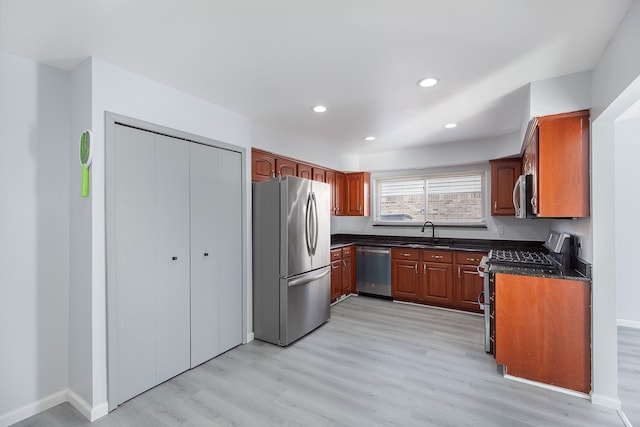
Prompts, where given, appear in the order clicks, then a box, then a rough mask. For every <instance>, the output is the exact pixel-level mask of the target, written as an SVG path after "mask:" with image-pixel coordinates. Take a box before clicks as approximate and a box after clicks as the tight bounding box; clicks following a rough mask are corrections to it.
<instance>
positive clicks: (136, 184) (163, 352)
mask: <svg viewBox="0 0 640 427" xmlns="http://www.w3.org/2000/svg"><path fill="white" fill-rule="evenodd" d="M115 128H116V129H115V141H114V147H113V150H112V151H110V152H111V153H112V158H108V160H107V162H108V163H109V166H108V167H109V168H110V169H109V172H110V173H111V176H110V177H109V182H110V183H112V184H110V185H109V186H108V188H107V199H108V204H109V208H108V212H109V213H111V215H112V216H113V220H112V219H109V218H108V219H107V222H108V236H109V237H108V239H111V240H109V241H108V244H107V246H108V257H109V258H108V259H107V263H108V264H110V267H109V270H108V271H109V272H111V273H112V274H113V275H114V277H113V278H108V280H109V288H108V292H109V293H110V294H111V295H110V296H109V302H110V304H114V306H113V307H110V310H109V313H110V315H112V316H114V317H115V321H114V322H112V321H111V320H110V321H109V326H110V327H112V326H113V325H114V323H115V325H116V326H115V329H116V330H115V331H111V332H110V336H111V337H115V338H114V340H113V341H110V342H109V345H110V346H113V347H114V348H110V349H109V357H110V358H115V363H113V362H114V361H113V360H111V361H110V363H109V366H110V368H111V369H113V370H114V372H113V373H110V377H109V378H110V383H109V387H110V391H109V400H110V405H111V407H114V405H117V404H119V403H122V402H124V401H126V400H128V399H130V398H131V397H133V396H136V395H137V394H140V393H142V392H143V391H145V390H147V389H149V388H151V387H153V386H155V385H157V384H159V383H161V382H163V381H165V380H167V379H169V378H171V377H173V376H175V375H177V374H179V373H180V372H183V371H185V370H187V369H189V366H190V365H189V362H190V360H189V357H190V338H189V329H190V325H189V323H190V315H189V309H190V307H189V306H190V298H189V269H190V263H189V144H186V143H185V142H184V141H181V140H178V139H175V138H169V137H166V136H162V135H158V134H155V133H151V132H147V131H143V130H139V129H134V128H130V127H126V126H121V125H116V126H115ZM112 263H113V264H112ZM112 389H113V390H112Z"/></svg>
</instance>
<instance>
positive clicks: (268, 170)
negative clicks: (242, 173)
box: [251, 148, 276, 182]
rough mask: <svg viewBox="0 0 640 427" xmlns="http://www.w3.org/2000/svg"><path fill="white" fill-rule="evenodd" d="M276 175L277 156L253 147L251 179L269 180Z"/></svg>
mask: <svg viewBox="0 0 640 427" xmlns="http://www.w3.org/2000/svg"><path fill="white" fill-rule="evenodd" d="M274 176H276V156H274V155H273V154H271V153H267V152H266V151H262V150H258V149H256V148H252V149H251V181H253V182H263V181H269V180H271V178H273V177H274Z"/></svg>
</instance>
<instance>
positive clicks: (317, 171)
mask: <svg viewBox="0 0 640 427" xmlns="http://www.w3.org/2000/svg"><path fill="white" fill-rule="evenodd" d="M325 174H326V170H325V169H322V168H313V178H312V179H313V180H314V181H319V182H326V181H325Z"/></svg>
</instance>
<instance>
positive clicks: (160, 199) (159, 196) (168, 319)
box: [148, 135, 191, 383]
mask: <svg viewBox="0 0 640 427" xmlns="http://www.w3.org/2000/svg"><path fill="white" fill-rule="evenodd" d="M156 165H157V166H156V188H155V193H156V211H155V217H156V224H157V246H156V254H157V257H158V261H157V264H156V271H155V274H156V280H157V287H156V293H155V298H156V304H157V306H156V328H157V329H156V337H157V339H156V370H157V377H156V378H157V381H158V383H161V382H163V381H165V380H167V379H169V378H171V377H174V376H175V375H177V374H179V373H180V372H183V371H185V370H187V369H189V367H190V366H191V360H190V328H191V327H190V318H191V314H190V305H191V301H190V298H189V292H190V282H189V271H190V268H191V266H190V262H189V144H187V143H185V142H184V141H181V140H179V139H176V138H171V137H168V136H162V135H156ZM148 297H151V296H148Z"/></svg>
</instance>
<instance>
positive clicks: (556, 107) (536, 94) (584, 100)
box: [529, 71, 591, 118]
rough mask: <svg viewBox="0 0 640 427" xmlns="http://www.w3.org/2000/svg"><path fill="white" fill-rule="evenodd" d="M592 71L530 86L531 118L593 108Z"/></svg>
mask: <svg viewBox="0 0 640 427" xmlns="http://www.w3.org/2000/svg"><path fill="white" fill-rule="evenodd" d="M590 89H591V71H583V72H581V73H574V74H569V75H566V76H561V77H555V78H552V79H547V80H539V81H535V82H532V83H531V85H530V91H531V98H530V102H531V105H530V111H529V112H530V114H531V117H530V118H532V117H540V116H547V115H550V114H560V113H567V112H570V111H579V110H588V109H589V108H591V90H590Z"/></svg>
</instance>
